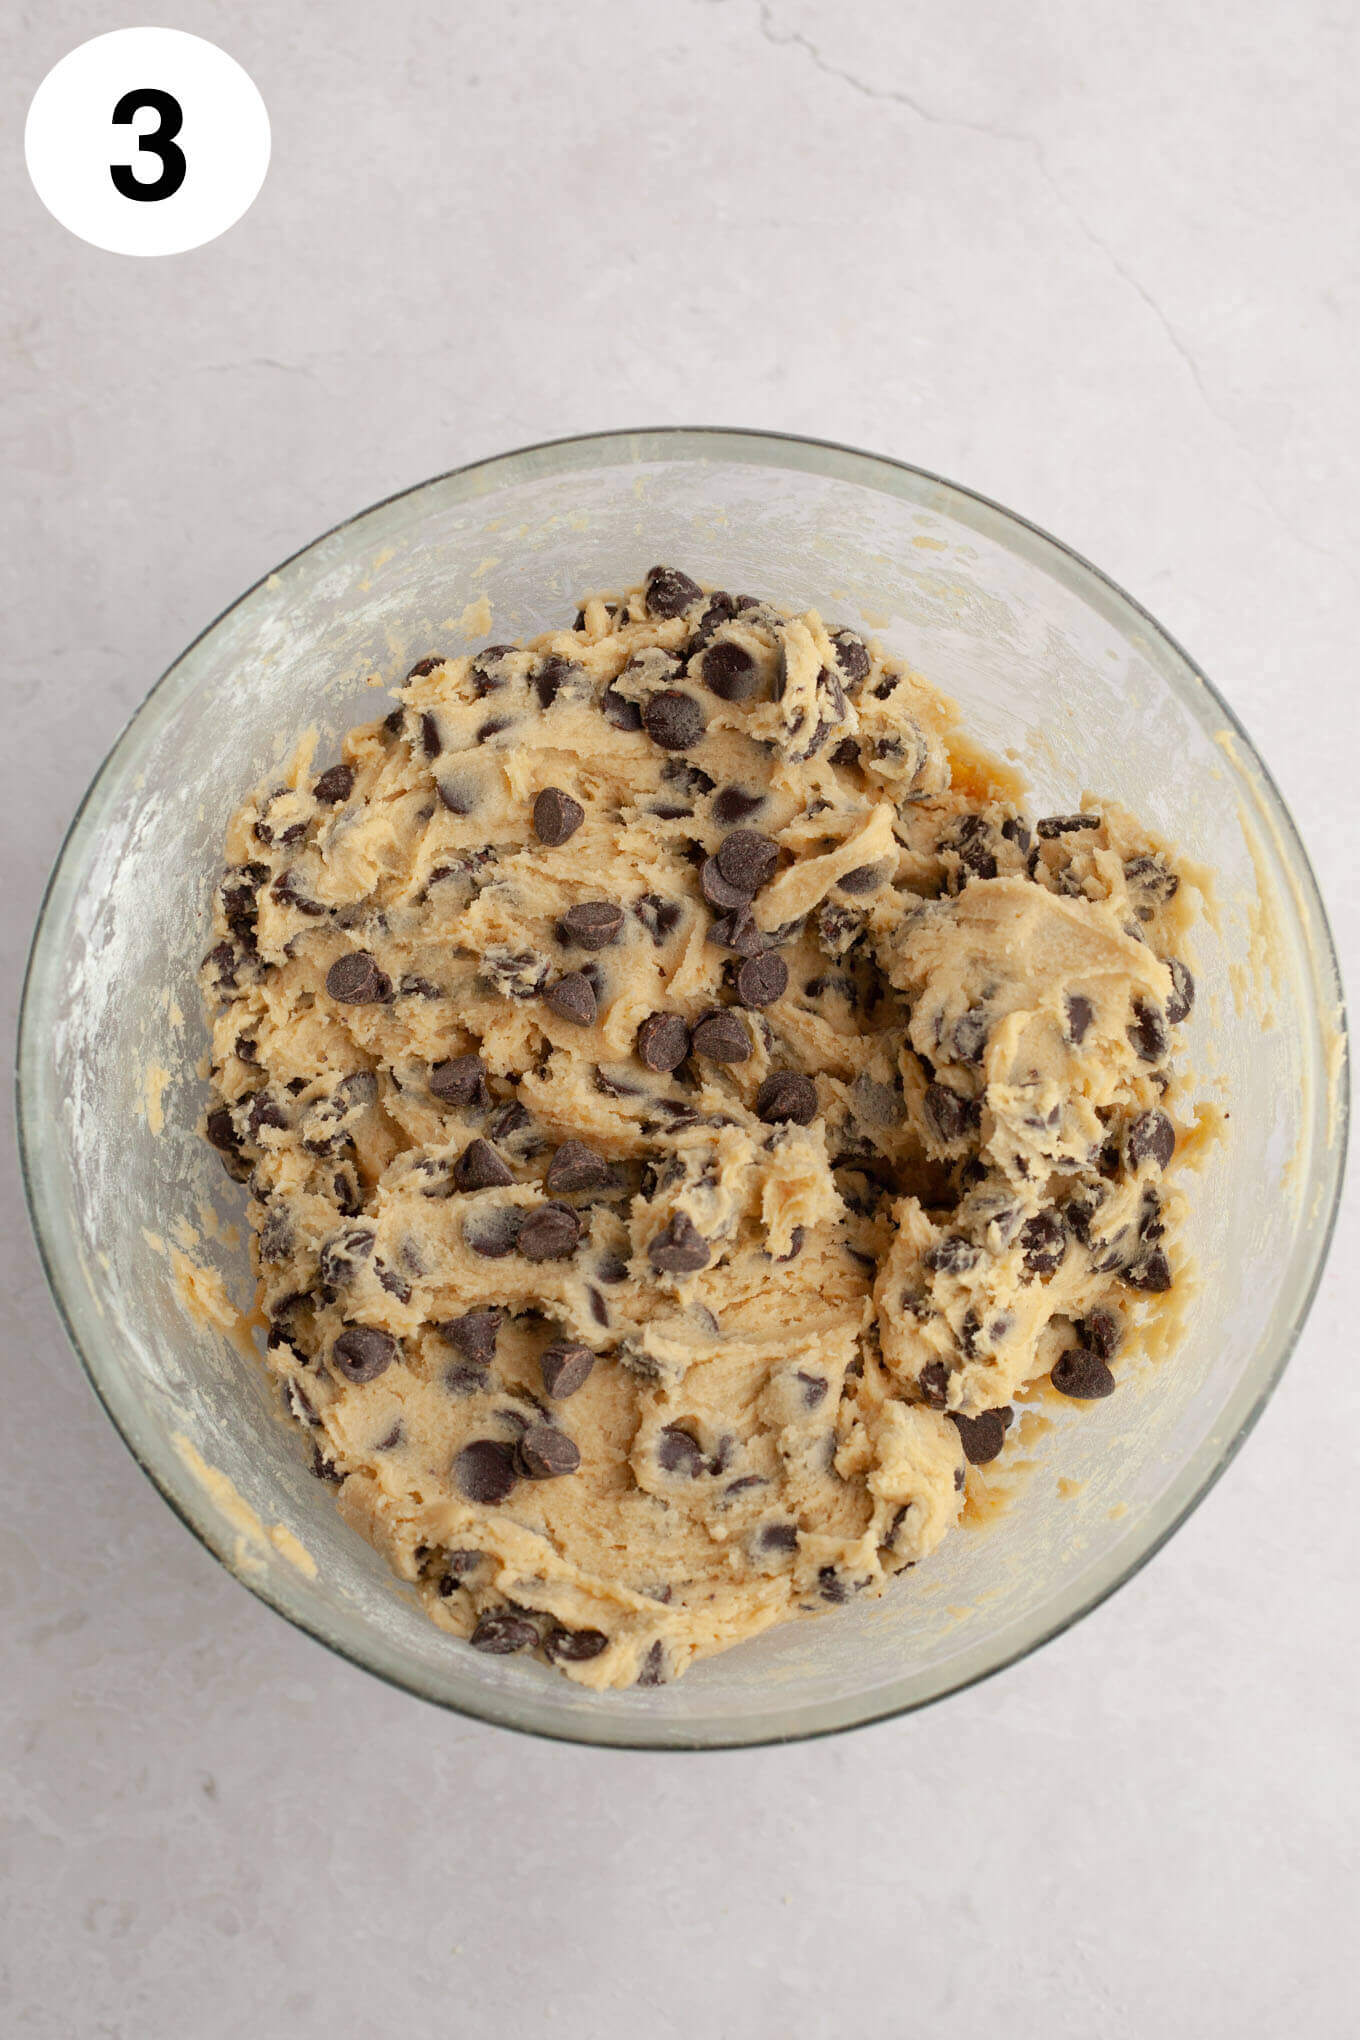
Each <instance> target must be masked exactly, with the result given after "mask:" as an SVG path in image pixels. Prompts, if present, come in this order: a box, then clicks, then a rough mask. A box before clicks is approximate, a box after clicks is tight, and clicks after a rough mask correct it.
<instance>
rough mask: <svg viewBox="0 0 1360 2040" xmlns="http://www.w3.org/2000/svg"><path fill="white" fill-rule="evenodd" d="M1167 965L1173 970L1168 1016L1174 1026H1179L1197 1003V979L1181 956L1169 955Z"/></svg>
mask: <svg viewBox="0 0 1360 2040" xmlns="http://www.w3.org/2000/svg"><path fill="white" fill-rule="evenodd" d="M1166 967H1167V969H1168V970H1169V971H1170V972H1171V997H1170V998H1169V999H1168V1000H1167V1002H1166V1017H1167V1020H1168V1022H1169V1023H1170V1025H1171V1026H1172V1027H1178V1026H1179V1025H1180V1023H1181V1021H1182V1020H1184V1019H1185V1018H1186V1016H1187V1015H1188V1013H1189V1011H1190V1008H1191V1007H1192V1006H1193V1005H1194V1003H1195V980H1194V979H1193V978H1192V977H1191V975H1190V973H1189V971H1188V970H1187V969H1186V967H1185V965H1184V964H1183V963H1182V962H1181V960H1180V958H1179V956H1168V958H1167V959H1166Z"/></svg>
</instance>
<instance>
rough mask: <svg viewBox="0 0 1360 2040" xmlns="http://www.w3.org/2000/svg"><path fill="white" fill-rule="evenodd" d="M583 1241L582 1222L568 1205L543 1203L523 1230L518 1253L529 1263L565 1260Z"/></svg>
mask: <svg viewBox="0 0 1360 2040" xmlns="http://www.w3.org/2000/svg"><path fill="white" fill-rule="evenodd" d="M580 1240H581V1221H580V1219H579V1218H578V1217H577V1216H576V1213H575V1212H574V1211H573V1210H572V1208H571V1206H570V1205H569V1204H544V1205H542V1206H540V1208H539V1209H538V1210H537V1211H535V1212H531V1213H530V1215H529V1217H528V1218H526V1219H525V1221H524V1224H523V1226H522V1227H521V1229H520V1235H519V1250H520V1252H521V1254H523V1256H524V1258H525V1260H526V1261H566V1260H569V1259H570V1257H571V1255H573V1254H574V1253H575V1252H576V1249H577V1247H578V1246H579V1244H580Z"/></svg>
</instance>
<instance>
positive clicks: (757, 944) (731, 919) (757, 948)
mask: <svg viewBox="0 0 1360 2040" xmlns="http://www.w3.org/2000/svg"><path fill="white" fill-rule="evenodd" d="M710 861H711V860H710ZM713 868H714V870H715V871H716V870H717V866H716V864H715V865H714V866H713ZM704 870H705V872H707V870H708V865H705V866H704ZM708 939H709V941H710V942H712V943H715V944H716V946H717V947H718V948H719V949H730V950H732V952H733V953H734V954H735V955H737V956H759V955H760V953H761V951H762V950H765V949H768V948H769V947H770V938H769V937H768V936H766V935H764V934H762V932H761V930H760V929H759V928H758V927H757V926H756V918H755V915H754V914H753V913H752V912H751V908H750V903H749V902H748V901H743V902H742V904H741V905H740V906H737V907H734V908H733V909H732V910H731V912H729V913H725V914H723V915H721V916H720V918H719V919H718V920H716V921H714V922H713V923H712V924H711V925H710V927H709V931H708Z"/></svg>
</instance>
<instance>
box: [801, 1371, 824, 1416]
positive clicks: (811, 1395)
mask: <svg viewBox="0 0 1360 2040" xmlns="http://www.w3.org/2000/svg"><path fill="white" fill-rule="evenodd" d="M793 1378H794V1380H795V1381H797V1382H800V1383H801V1384H802V1390H803V1403H804V1407H805V1408H807V1409H810V1410H815V1409H817V1408H819V1407H820V1405H821V1404H822V1403H824V1402H825V1401H826V1388H827V1384H826V1381H825V1380H824V1378H823V1377H822V1376H821V1375H820V1374H805V1373H804V1372H803V1370H802V1368H801V1367H799V1368H795V1370H794V1376H793Z"/></svg>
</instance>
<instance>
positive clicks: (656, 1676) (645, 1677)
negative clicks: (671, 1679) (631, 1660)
mask: <svg viewBox="0 0 1360 2040" xmlns="http://www.w3.org/2000/svg"><path fill="white" fill-rule="evenodd" d="M633 1683H634V1684H635V1685H637V1686H664V1684H665V1683H666V1653H665V1651H664V1650H663V1649H662V1647H661V1639H660V1637H658V1638H657V1640H656V1642H655V1643H654V1644H653V1645H652V1647H651V1649H650V1650H649V1651H648V1652H647V1655H646V1657H645V1658H644V1659H643V1660H642V1670H641V1671H640V1672H639V1673H638V1675H637V1678H636V1679H635V1680H634V1682H633Z"/></svg>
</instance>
